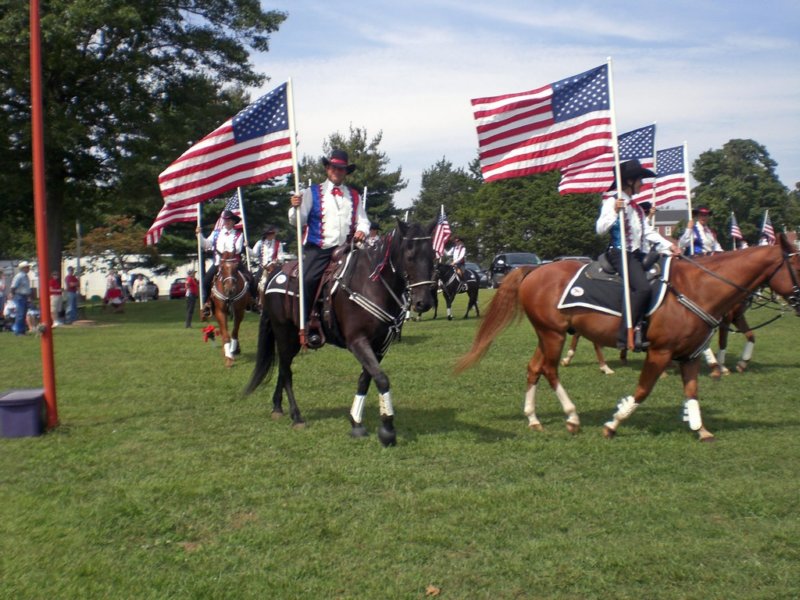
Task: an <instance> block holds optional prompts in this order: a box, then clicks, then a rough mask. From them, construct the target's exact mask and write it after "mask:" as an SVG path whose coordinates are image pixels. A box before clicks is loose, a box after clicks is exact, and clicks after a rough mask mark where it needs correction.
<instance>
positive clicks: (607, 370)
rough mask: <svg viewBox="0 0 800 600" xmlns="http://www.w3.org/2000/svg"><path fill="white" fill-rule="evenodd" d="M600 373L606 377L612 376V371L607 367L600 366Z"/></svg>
mask: <svg viewBox="0 0 800 600" xmlns="http://www.w3.org/2000/svg"><path fill="white" fill-rule="evenodd" d="M600 371H601V372H603V373H605V374H606V375H613V374H614V369H612V368H611V367H609V366H608V365H601V366H600Z"/></svg>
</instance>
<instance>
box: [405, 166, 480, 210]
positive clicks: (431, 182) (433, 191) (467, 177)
mask: <svg viewBox="0 0 800 600" xmlns="http://www.w3.org/2000/svg"><path fill="white" fill-rule="evenodd" d="M480 183H481V180H480V179H479V178H476V177H475V176H474V175H472V174H471V173H468V172H467V171H465V170H464V169H462V168H458V169H456V168H453V163H452V162H450V161H449V160H447V159H446V158H444V157H442V158H441V160H439V161H437V162H436V164H434V165H433V166H432V167H430V168H429V169H426V170H425V171H423V172H422V181H421V185H420V193H419V196H418V197H417V198H415V199H414V201H413V202H412V204H411V208H412V210H413V215H414V220H416V221H419V222H421V223H426V222H430V221H431V220H433V219H435V218H436V217H437V216H438V215H439V211H440V210H441V206H442V205H444V207H445V213H446V214H447V217H448V220H452V219H456V220H457V216H458V215H459V214H460V213H461V212H462V211H463V210H464V207H465V206H468V205H469V203H470V201H471V199H472V196H473V195H474V194H475V192H476V191H477V190H478V187H479V186H480Z"/></svg>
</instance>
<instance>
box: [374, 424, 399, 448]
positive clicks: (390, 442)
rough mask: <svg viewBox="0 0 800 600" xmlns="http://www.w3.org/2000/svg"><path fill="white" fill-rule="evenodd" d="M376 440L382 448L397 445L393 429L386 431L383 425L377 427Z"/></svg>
mask: <svg viewBox="0 0 800 600" xmlns="http://www.w3.org/2000/svg"><path fill="white" fill-rule="evenodd" d="M378 439H379V440H380V441H381V444H383V447H384V448H388V447H389V446H396V445H397V433H396V432H395V430H394V429H387V428H386V426H385V425H381V426H380V427H378Z"/></svg>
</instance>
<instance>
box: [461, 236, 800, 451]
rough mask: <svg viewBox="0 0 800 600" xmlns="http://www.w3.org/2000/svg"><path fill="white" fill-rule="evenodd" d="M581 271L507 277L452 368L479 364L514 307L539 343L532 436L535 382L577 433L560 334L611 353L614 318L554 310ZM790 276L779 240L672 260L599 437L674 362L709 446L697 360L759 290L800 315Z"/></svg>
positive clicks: (689, 413) (529, 412)
mask: <svg viewBox="0 0 800 600" xmlns="http://www.w3.org/2000/svg"><path fill="white" fill-rule="evenodd" d="M582 266H583V263H580V262H576V261H564V262H555V263H550V264H547V265H542V266H540V267H534V268H525V267H523V268H519V269H516V270H515V271H513V272H512V273H511V274H510V275H509V276H508V277H507V278H506V279H504V280H503V285H502V286H500V290H499V291H498V293H497V295H495V297H494V298H493V299H492V302H491V304H490V306H489V310H488V313H487V314H486V315H485V316H484V319H483V321H482V322H481V326H480V329H479V330H478V332H477V334H476V336H475V340H474V342H473V344H472V348H471V350H470V351H469V352H468V353H467V354H466V355H465V356H464V357H463V358H462V359H461V361H460V362H459V364H458V366H457V367H456V368H457V370H463V369H465V368H467V367H470V366H471V365H473V364H475V363H476V362H477V361H478V360H480V359H481V357H482V356H483V355H484V354H485V353H486V351H487V350H488V349H489V346H490V345H491V343H492V341H493V340H494V338H495V337H496V336H497V335H498V334H499V333H500V331H502V330H503V329H504V328H505V327H506V326H508V324H509V323H510V322H511V321H512V319H514V316H515V315H516V314H518V311H519V308H520V306H521V307H522V309H523V310H524V311H525V314H527V316H528V320H529V321H530V322H531V324H532V325H533V327H534V329H535V330H536V335H537V337H538V338H539V344H538V345H537V347H536V351H535V352H534V354H533V357H532V358H531V360H530V362H529V363H528V390H527V393H526V396H525V415H526V416H527V417H528V424H529V427H531V428H532V429H534V430H541V428H542V426H541V423H540V422H539V419H538V418H537V416H536V386H537V384H538V382H539V378H540V377H541V376H542V374H544V376H545V378H546V379H547V381H548V382H549V383H550V386H551V387H552V388H553V390H555V392H556V395H557V396H558V399H559V400H560V402H561V405H562V408H563V410H564V413H565V414H566V415H567V429H568V430H569V431H571V432H573V433H574V432H577V431H578V430H579V429H580V419H579V418H578V413H577V410H576V409H575V405H574V404H573V403H572V401H571V400H570V398H569V396H568V395H567V392H566V391H565V390H564V388H563V386H562V385H561V382H560V380H559V377H558V360H559V358H560V357H561V350H562V348H563V346H564V340H565V339H566V336H567V332H568V331H576V332H578V333H580V334H581V335H583V336H585V337H587V338H589V339H590V340H591V341H593V342H597V343H599V344H602V345H603V346H614V345H615V342H616V337H615V336H616V334H617V329H618V327H619V317H615V316H613V315H607V314H604V313H600V312H595V311H592V310H589V309H586V308H569V309H564V310H559V309H558V308H556V307H557V305H558V302H559V298H560V296H561V294H562V291H563V290H564V289H565V287H566V285H567V284H568V282H569V281H570V280H571V279H572V277H573V276H574V275H575V273H576V272H577V271H578V269H580V268H581V267H582ZM798 269H800V257H798V254H797V252H796V251H795V250H794V248H792V246H791V244H790V243H789V242H788V241H787V240H786V237H785V236H784V235H783V234H781V235H780V242H779V244H778V245H776V246H759V247H757V248H749V249H746V250H739V251H736V252H723V253H721V254H716V255H713V256H704V257H699V258H696V259H687V258H685V257H683V258H679V259H677V260H673V261H672V266H671V270H670V276H669V284H668V289H669V292H670V293H667V294H666V297H665V299H664V301H663V303H662V304H661V306H660V307H659V308H658V309H657V310H656V311H655V312H654V313H653V315H652V316H651V318H650V326H649V328H648V334H647V336H648V339H649V341H650V347H649V349H648V351H647V356H646V358H645V361H644V366H643V367H642V371H641V373H640V375H639V383H638V385H637V387H636V391H635V392H634V395H632V396H627V397H624V398H622V399H621V400H620V401H619V404H618V406H617V411H616V412H615V413H614V415H613V417H612V419H611V420H610V421H608V422H607V423H606V424H605V427H604V430H603V431H604V435H605V436H606V437H609V438H610V437H613V436H614V435H615V433H616V430H617V427H618V426H619V425H620V423H622V421H624V420H625V419H627V418H628V417H629V416H630V415H631V414H632V413H633V412H634V410H635V409H636V408H637V407H638V406H639V404H641V403H642V402H643V401H644V399H645V398H647V396H648V395H649V394H650V391H651V390H652V389H653V386H654V385H655V383H656V381H657V380H658V378H659V376H660V375H661V373H662V372H663V371H664V369H665V368H666V367H667V366H668V365H669V364H670V361H671V360H673V359H677V360H678V361H679V362H680V367H681V375H682V378H683V391H684V396H685V399H686V401H685V405H684V408H685V413H684V418H685V420H687V421H688V423H689V427H690V428H691V429H692V430H693V431H697V432H698V435H699V436H700V439H701V440H702V441H709V440H712V439H714V436H713V435H712V434H711V433H710V432H709V431H708V430H707V429H706V428H705V427H704V426H703V424H702V418H701V415H700V405H699V403H698V402H697V376H698V372H699V361H698V358H697V357H698V356H699V354H700V352H701V351H702V349H703V347H704V346H705V344H706V342H707V341H708V339H709V338H710V336H711V335H712V334H713V332H714V329H715V328H716V327H717V326H718V325H719V323H720V321H721V320H722V318H723V316H724V315H725V314H726V313H727V312H728V311H729V310H731V309H732V308H733V307H735V306H736V305H737V304H740V303H741V302H743V301H744V299H745V298H747V297H749V296H750V295H751V294H752V293H753V292H754V291H755V290H757V289H758V288H759V287H761V286H763V285H768V286H769V287H771V288H772V290H773V291H774V292H776V293H778V294H780V295H781V296H783V297H784V298H786V299H787V301H788V302H789V304H790V305H791V306H792V308H794V310H795V312H796V313H797V314H798V315H800V284H798V274H797V272H798Z"/></svg>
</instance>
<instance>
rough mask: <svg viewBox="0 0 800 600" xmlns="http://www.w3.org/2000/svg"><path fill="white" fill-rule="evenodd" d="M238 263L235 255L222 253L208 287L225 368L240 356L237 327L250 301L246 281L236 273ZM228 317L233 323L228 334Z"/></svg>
mask: <svg viewBox="0 0 800 600" xmlns="http://www.w3.org/2000/svg"><path fill="white" fill-rule="evenodd" d="M239 260H240V259H239V256H238V255H236V254H233V253H231V252H225V253H223V254H222V258H221V259H220V261H219V267H218V269H217V275H216V277H214V283H213V285H212V286H211V305H212V307H213V310H214V317H215V318H216V319H217V323H219V330H220V332H221V333H222V342H223V344H222V351H223V356H224V360H225V366H226V367H232V366H233V362H234V358H235V355H237V354H239V353H240V352H241V349H240V348H239V325H241V324H242V319H244V309H245V308H246V307H247V306H248V305H249V304H250V300H251V298H250V289H249V286H248V282H247V279H245V277H244V275H243V274H242V273H241V272H240V271H239ZM228 317H230V318H231V319H233V328H232V329H230V330H229V329H228Z"/></svg>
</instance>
